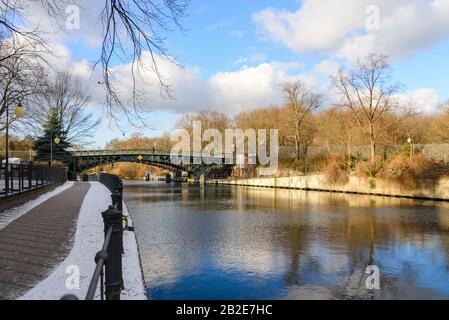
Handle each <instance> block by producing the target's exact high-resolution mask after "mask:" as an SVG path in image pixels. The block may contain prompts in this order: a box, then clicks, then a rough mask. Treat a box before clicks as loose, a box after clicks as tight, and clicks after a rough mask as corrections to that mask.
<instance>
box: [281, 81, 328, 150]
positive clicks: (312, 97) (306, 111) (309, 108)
mask: <svg viewBox="0 0 449 320" xmlns="http://www.w3.org/2000/svg"><path fill="white" fill-rule="evenodd" d="M283 91H284V94H285V98H286V100H287V109H286V111H287V112H286V119H285V122H286V123H285V124H286V126H287V127H288V128H289V131H290V138H292V139H293V141H294V145H295V152H296V159H300V158H301V154H302V152H301V151H303V152H307V148H308V146H309V145H310V143H311V138H312V137H311V131H310V130H313V129H312V126H311V123H310V122H309V121H308V120H309V117H310V116H311V114H312V113H313V112H314V111H315V110H317V109H318V108H319V107H320V106H321V100H322V98H321V95H319V94H316V93H313V92H312V91H311V90H309V89H308V88H306V86H305V85H304V83H302V82H301V81H297V82H288V83H285V84H284V85H283Z"/></svg>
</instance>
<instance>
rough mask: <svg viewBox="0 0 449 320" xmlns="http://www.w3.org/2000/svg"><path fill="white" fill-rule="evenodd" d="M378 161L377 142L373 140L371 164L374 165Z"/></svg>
mask: <svg viewBox="0 0 449 320" xmlns="http://www.w3.org/2000/svg"><path fill="white" fill-rule="evenodd" d="M375 160H376V141H374V139H371V163H374V161H375Z"/></svg>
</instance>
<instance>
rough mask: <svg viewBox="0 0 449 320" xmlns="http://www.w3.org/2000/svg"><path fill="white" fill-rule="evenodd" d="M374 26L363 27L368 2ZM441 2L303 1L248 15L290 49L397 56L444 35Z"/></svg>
mask: <svg viewBox="0 0 449 320" xmlns="http://www.w3.org/2000/svg"><path fill="white" fill-rule="evenodd" d="M373 5H375V6H378V8H379V13H380V16H379V22H380V24H379V29H370V30H367V29H366V28H365V26H366V23H367V19H369V18H371V17H372V15H371V14H372V13H369V14H368V13H367V8H368V7H369V6H373ZM448 15H449V1H447V0H433V1H428V0H395V1H391V0H304V1H303V2H302V6H301V7H300V8H299V9H298V10H297V11H294V12H291V11H285V10H277V9H273V8H268V9H265V10H263V11H260V12H257V13H255V14H254V15H253V19H254V20H255V21H256V23H257V24H258V25H260V26H261V28H262V30H263V31H264V32H265V34H267V35H268V36H269V37H270V38H272V39H274V40H276V41H278V42H280V43H282V44H283V45H285V46H287V47H288V48H290V49H291V50H293V51H296V52H303V51H307V50H313V51H318V52H322V53H327V54H334V55H338V56H343V57H346V58H350V59H354V58H355V57H359V56H363V55H366V54H367V53H371V52H377V53H384V54H389V55H391V56H392V57H393V58H401V57H404V56H407V55H409V54H412V53H414V52H416V51H418V50H420V49H423V48H427V47H429V46H430V45H432V44H434V43H436V42H438V41H440V40H442V39H444V38H445V37H448V36H449V19H448V18H447V17H448Z"/></svg>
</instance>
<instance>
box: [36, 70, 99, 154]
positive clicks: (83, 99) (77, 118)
mask: <svg viewBox="0 0 449 320" xmlns="http://www.w3.org/2000/svg"><path fill="white" fill-rule="evenodd" d="M89 100H90V97H89V96H88V94H87V90H86V88H84V87H83V86H82V84H81V82H80V81H79V80H78V79H77V78H75V77H74V76H72V75H71V74H70V73H69V72H67V71H65V72H58V73H57V74H56V77H55V78H54V79H53V80H51V81H49V84H48V89H47V90H46V91H45V92H44V93H43V94H42V95H41V97H40V99H39V100H38V101H37V104H35V105H34V107H33V108H32V113H31V115H30V120H31V121H30V122H29V123H28V124H29V125H30V126H34V127H35V129H36V130H40V129H41V124H42V123H45V122H46V121H47V119H48V115H49V114H50V113H51V112H55V114H56V115H57V117H58V122H59V123H60V124H61V131H63V132H65V140H66V141H67V142H69V143H70V144H71V145H76V144H81V143H87V142H88V141H87V140H88V139H89V138H91V137H92V136H93V134H94V133H95V129H96V127H97V126H98V124H99V122H100V119H95V118H94V116H93V114H92V113H90V112H87V110H86V107H87V106H88V104H89Z"/></svg>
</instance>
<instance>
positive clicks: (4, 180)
mask: <svg viewBox="0 0 449 320" xmlns="http://www.w3.org/2000/svg"><path fill="white" fill-rule="evenodd" d="M66 180H67V172H66V169H65V168H54V167H37V166H33V165H30V164H9V165H8V166H6V164H5V163H2V164H0V199H1V198H7V197H10V196H13V195H17V194H20V193H23V192H27V191H31V190H36V189H40V188H43V187H46V186H49V185H51V184H53V183H63V182H65V181H66Z"/></svg>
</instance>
